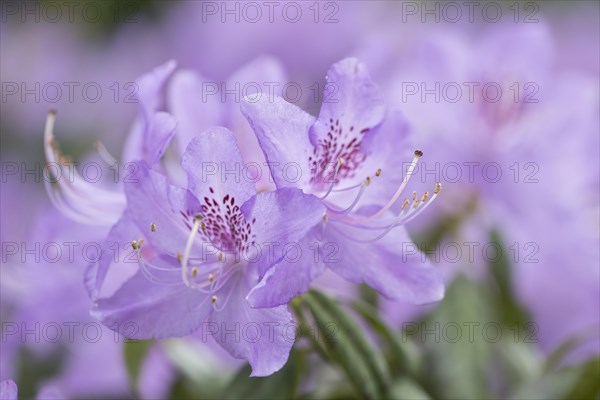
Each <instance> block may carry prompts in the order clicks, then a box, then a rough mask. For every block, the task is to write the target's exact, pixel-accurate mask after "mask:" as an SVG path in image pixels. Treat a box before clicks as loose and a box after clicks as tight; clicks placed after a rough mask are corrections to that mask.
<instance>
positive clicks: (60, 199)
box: [44, 61, 176, 226]
mask: <svg viewBox="0 0 600 400" xmlns="http://www.w3.org/2000/svg"><path fill="white" fill-rule="evenodd" d="M174 69H175V63H174V62H172V61H170V62H168V63H166V64H164V65H162V66H160V67H158V68H156V69H155V70H154V71H152V72H150V73H148V74H146V75H143V76H142V77H140V78H139V79H138V80H137V82H138V88H139V92H138V94H137V96H138V99H139V104H140V114H141V116H140V117H139V118H138V119H137V120H136V122H135V123H134V125H133V128H132V130H131V133H130V135H129V137H130V139H129V142H128V143H129V145H128V146H127V147H126V148H125V152H124V162H125V164H124V165H119V163H118V162H117V160H115V159H114V157H112V156H111V155H110V154H109V153H108V151H107V150H106V149H105V148H104V146H103V145H102V144H101V143H98V152H99V153H100V156H101V157H102V158H103V159H104V160H105V161H106V163H107V164H108V166H110V167H114V168H119V169H120V168H121V167H123V168H124V169H126V171H125V172H124V173H121V171H120V170H119V175H118V177H119V181H118V182H116V183H113V185H112V187H104V186H102V185H99V184H97V183H90V182H88V181H86V179H85V178H84V177H82V176H81V175H80V174H79V173H78V172H77V170H76V169H74V168H73V166H74V164H73V163H69V162H68V159H66V158H65V157H64V156H63V155H62V154H61V152H60V149H59V147H58V142H57V140H56V138H55V137H54V132H53V131H54V120H55V117H56V115H55V112H54V111H51V112H50V113H49V114H48V118H47V121H46V128H45V132H44V149H45V154H46V162H47V165H48V166H47V170H48V171H49V173H50V174H52V175H53V176H54V178H55V182H51V181H50V180H48V179H45V180H44V184H45V185H46V189H47V192H48V195H49V196H50V199H51V200H52V203H53V204H54V205H55V206H56V208H57V209H58V210H60V211H61V212H62V213H64V214H65V215H67V216H68V217H69V218H71V219H73V220H74V221H77V222H80V223H83V224H87V225H102V226H110V225H113V224H114V223H115V222H116V221H117V220H118V219H119V217H120V216H121V214H122V213H123V210H124V208H125V195H124V194H123V189H122V182H121V178H122V179H126V177H127V176H128V175H129V173H130V172H131V171H130V168H131V167H132V165H131V164H130V163H131V162H133V161H135V160H143V161H145V162H146V163H147V164H148V165H150V166H153V165H155V164H157V163H158V162H159V161H160V158H161V156H162V155H163V153H164V152H165V150H166V148H167V146H168V145H169V143H170V141H171V138H172V137H173V135H174V134H175V127H176V123H175V120H174V119H173V118H172V117H171V116H170V115H169V114H167V113H164V112H157V111H156V109H157V107H158V104H157V94H158V92H160V90H161V88H162V85H163V84H164V82H165V80H166V79H167V78H168V77H169V75H170V74H171V73H172V72H173V70H174Z"/></svg>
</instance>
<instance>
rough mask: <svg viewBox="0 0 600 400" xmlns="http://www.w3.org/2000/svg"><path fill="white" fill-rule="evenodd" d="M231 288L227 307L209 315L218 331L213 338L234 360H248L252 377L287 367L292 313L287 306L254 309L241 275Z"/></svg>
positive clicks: (291, 340)
mask: <svg viewBox="0 0 600 400" xmlns="http://www.w3.org/2000/svg"><path fill="white" fill-rule="evenodd" d="M229 285H231V286H232V287H231V288H229V290H231V292H230V293H231V294H230V295H229V297H228V299H227V304H226V305H225V306H224V308H223V309H222V310H220V311H213V312H212V313H211V316H210V322H211V323H213V324H215V325H216V328H217V329H218V332H217V333H215V334H214V338H215V340H216V341H217V342H218V343H219V344H220V345H221V346H222V347H223V348H224V349H225V350H227V351H228V352H229V353H230V354H231V355H232V356H233V357H236V358H243V359H246V360H248V362H249V363H250V365H251V366H252V374H251V375H250V376H267V375H271V374H272V373H274V372H276V371H278V370H279V369H281V367H283V366H284V365H285V363H286V362H287V359H288V356H289V353H290V350H291V348H292V345H293V344H294V333H295V325H294V319H293V317H292V314H291V313H290V312H289V311H288V309H287V307H286V306H280V307H275V308H262V309H254V308H251V307H250V305H249V304H248V303H247V302H246V300H245V297H246V295H247V294H248V290H247V289H245V284H244V280H243V276H241V274H240V275H239V276H237V277H232V278H231V281H230V283H229ZM224 290H227V289H224ZM218 304H219V303H218V302H217V305H218Z"/></svg>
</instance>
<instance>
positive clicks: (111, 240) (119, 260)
mask: <svg viewBox="0 0 600 400" xmlns="http://www.w3.org/2000/svg"><path fill="white" fill-rule="evenodd" d="M139 238H141V232H140V231H139V229H138V228H137V227H136V226H135V224H134V223H133V222H132V221H131V218H130V216H129V215H128V214H127V212H125V213H123V216H122V217H121V218H120V219H119V221H118V222H117V223H116V224H115V225H114V226H113V227H112V228H111V230H110V232H109V234H108V236H107V238H106V240H105V241H104V243H102V246H101V250H100V256H99V258H98V259H97V260H95V262H93V263H91V264H89V265H88V267H87V269H86V271H85V274H84V284H85V287H86V289H87V292H88V295H89V296H90V298H91V299H94V300H95V299H97V298H98V297H100V296H101V295H102V292H103V286H104V283H105V280H106V277H107V275H108V273H109V271H110V270H113V271H114V270H118V271H120V272H123V271H124V270H128V269H131V268H128V267H129V265H131V264H133V263H134V261H133V259H132V258H131V252H132V251H133V249H132V247H131V241H132V240H137V239H139ZM123 273H124V272H123Z"/></svg>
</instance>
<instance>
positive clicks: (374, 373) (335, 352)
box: [303, 291, 389, 399]
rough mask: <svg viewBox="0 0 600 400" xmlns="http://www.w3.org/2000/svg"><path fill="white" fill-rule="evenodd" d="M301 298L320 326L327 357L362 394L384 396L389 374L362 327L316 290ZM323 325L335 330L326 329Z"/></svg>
mask: <svg viewBox="0 0 600 400" xmlns="http://www.w3.org/2000/svg"><path fill="white" fill-rule="evenodd" d="M303 298H304V303H305V304H306V306H307V307H308V309H309V310H310V312H311V314H312V316H313V318H314V320H315V322H316V324H317V326H318V327H319V332H320V339H322V341H321V343H322V345H323V346H324V348H325V349H326V352H327V355H328V357H329V358H330V359H331V360H332V361H334V362H336V363H337V364H338V365H339V366H340V367H341V368H342V369H343V370H344V371H345V372H346V374H347V375H348V378H349V379H350V382H351V383H352V384H353V385H354V386H355V387H356V388H357V390H358V391H359V392H360V393H361V395H362V396H364V397H367V398H374V399H379V398H381V397H383V395H384V393H385V390H386V386H387V381H388V380H389V379H388V376H389V373H388V371H387V369H386V365H385V361H384V360H383V357H382V355H381V354H380V353H379V352H378V351H377V350H376V349H375V348H374V347H373V346H372V345H371V344H370V343H369V341H368V340H367V338H366V336H365V335H364V333H363V332H362V329H361V328H360V327H359V326H358V325H357V324H356V322H354V321H353V320H352V319H351V318H350V317H349V316H348V315H347V314H346V312H345V311H344V310H343V309H342V308H341V307H340V306H339V305H338V304H337V303H336V302H335V301H334V300H333V299H331V298H329V297H327V296H325V295H323V294H321V293H319V292H316V291H311V292H309V293H308V294H306V295H305V296H304V297H303ZM324 327H334V329H335V330H334V331H332V330H329V331H327V332H326V331H325V330H324ZM332 333H333V334H332Z"/></svg>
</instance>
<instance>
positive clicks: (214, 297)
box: [210, 296, 217, 304]
mask: <svg viewBox="0 0 600 400" xmlns="http://www.w3.org/2000/svg"><path fill="white" fill-rule="evenodd" d="M210 302H211V303H213V304H215V303H216V302H217V296H212V297H211V298H210Z"/></svg>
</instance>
